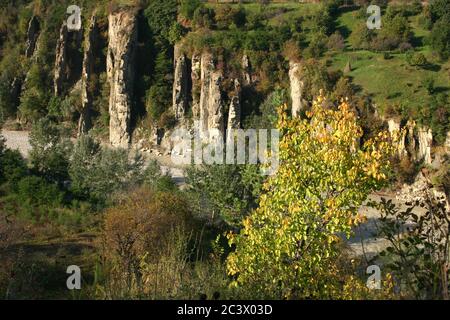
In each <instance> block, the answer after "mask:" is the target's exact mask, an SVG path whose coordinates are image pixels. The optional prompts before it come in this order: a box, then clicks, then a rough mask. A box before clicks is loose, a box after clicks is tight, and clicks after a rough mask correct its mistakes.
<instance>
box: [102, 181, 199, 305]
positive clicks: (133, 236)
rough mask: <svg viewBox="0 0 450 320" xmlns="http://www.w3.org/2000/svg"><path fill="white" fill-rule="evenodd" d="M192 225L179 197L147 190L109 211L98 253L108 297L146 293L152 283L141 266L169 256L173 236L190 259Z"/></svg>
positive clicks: (182, 253)
mask: <svg viewBox="0 0 450 320" xmlns="http://www.w3.org/2000/svg"><path fill="white" fill-rule="evenodd" d="M191 223H192V217H191V215H190V212H189V209H188V205H187V203H186V202H185V201H184V200H183V199H182V198H180V197H178V196H177V195H175V194H169V193H159V194H156V193H154V192H153V191H151V190H147V189H138V190H136V191H134V192H132V193H131V194H129V195H128V196H126V197H125V198H124V199H123V200H122V201H121V202H120V203H119V204H118V205H117V206H115V207H112V208H110V209H108V210H107V211H106V213H105V222H104V228H103V232H102V235H101V253H102V256H103V259H104V261H105V262H106V263H107V267H109V268H108V273H109V274H108V283H107V285H106V286H105V289H106V290H105V293H106V295H107V297H108V298H124V297H131V296H133V295H135V296H137V295H139V294H142V293H143V292H145V291H146V287H147V286H151V283H149V282H148V281H145V279H143V276H144V265H148V264H151V263H156V262H159V261H161V258H162V257H163V256H166V254H168V253H171V249H173V247H171V246H170V245H171V244H173V243H172V242H171V240H173V236H178V237H181V239H179V240H180V241H181V242H177V244H178V245H183V251H184V252H178V253H179V254H180V255H183V257H184V256H186V255H187V256H188V257H189V254H188V251H187V248H186V246H187V245H188V243H189V238H188V235H189V233H190V231H191V230H192V228H191ZM177 258H178V257H177ZM177 262H178V263H180V261H177ZM164 270H165V269H160V270H158V271H156V272H157V273H162V272H164ZM166 276H169V274H166ZM171 276H175V275H174V274H172V275H171ZM161 281H162V277H161ZM171 285H174V283H172V284H171ZM111 289H113V290H111ZM149 291H151V290H149ZM166 294H168V293H166ZM166 297H167V296H166Z"/></svg>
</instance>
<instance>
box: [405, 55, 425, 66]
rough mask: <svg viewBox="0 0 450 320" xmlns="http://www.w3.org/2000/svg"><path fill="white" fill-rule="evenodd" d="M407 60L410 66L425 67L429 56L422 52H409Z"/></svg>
mask: <svg viewBox="0 0 450 320" xmlns="http://www.w3.org/2000/svg"><path fill="white" fill-rule="evenodd" d="M406 62H408V64H409V65H410V66H418V67H423V66H426V65H427V64H428V61H427V58H426V57H425V55H424V54H423V53H421V52H416V53H412V52H408V53H407V54H406Z"/></svg>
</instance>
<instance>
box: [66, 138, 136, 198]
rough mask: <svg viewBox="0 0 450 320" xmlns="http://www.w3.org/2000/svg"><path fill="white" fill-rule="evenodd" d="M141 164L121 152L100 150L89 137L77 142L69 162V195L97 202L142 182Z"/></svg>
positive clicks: (125, 152) (106, 149) (128, 154)
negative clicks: (70, 183) (72, 193)
mask: <svg viewBox="0 0 450 320" xmlns="http://www.w3.org/2000/svg"><path fill="white" fill-rule="evenodd" d="M143 166H144V164H143V160H142V158H141V156H140V155H139V154H136V155H134V157H133V156H131V155H130V153H129V152H128V151H127V150H124V149H108V148H102V147H101V146H100V145H99V144H98V143H97V142H96V141H94V140H93V139H92V138H91V137H90V136H82V137H80V139H78V141H77V144H76V146H75V149H74V152H73V155H72V157H71V160H70V165H69V174H70V179H71V182H72V185H71V187H72V191H73V192H74V193H75V194H76V195H78V196H81V197H85V198H87V199H90V200H91V201H93V202H99V204H100V205H102V204H104V202H105V201H107V200H109V199H111V197H112V196H113V195H115V194H116V193H117V192H119V191H124V190H127V189H129V188H131V187H132V186H135V185H139V183H140V182H142V170H143Z"/></svg>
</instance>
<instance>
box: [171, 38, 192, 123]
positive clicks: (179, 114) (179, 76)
mask: <svg viewBox="0 0 450 320" xmlns="http://www.w3.org/2000/svg"><path fill="white" fill-rule="evenodd" d="M174 56H175V74H174V82H173V112H174V114H175V118H177V119H178V120H182V119H184V115H185V112H186V110H187V109H188V106H189V100H190V99H189V80H190V79H189V76H190V74H189V63H188V60H187V58H186V55H185V54H184V53H181V52H180V50H179V48H178V46H175V55H174Z"/></svg>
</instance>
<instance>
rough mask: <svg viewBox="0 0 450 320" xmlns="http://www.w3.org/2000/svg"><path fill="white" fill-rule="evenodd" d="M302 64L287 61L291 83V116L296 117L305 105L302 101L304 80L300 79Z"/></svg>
mask: <svg viewBox="0 0 450 320" xmlns="http://www.w3.org/2000/svg"><path fill="white" fill-rule="evenodd" d="M301 73H302V65H301V63H300V62H293V61H291V62H290V63H289V80H290V85H291V99H292V116H293V117H297V116H299V115H300V112H301V111H302V110H303V109H304V108H305V107H306V105H305V102H304V98H303V96H304V82H303V80H302V74H301Z"/></svg>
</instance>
